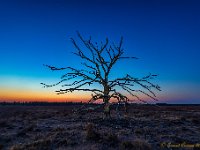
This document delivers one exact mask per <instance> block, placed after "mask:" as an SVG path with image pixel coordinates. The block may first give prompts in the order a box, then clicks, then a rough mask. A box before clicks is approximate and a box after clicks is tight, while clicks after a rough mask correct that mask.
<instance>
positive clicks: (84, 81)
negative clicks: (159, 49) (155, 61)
mask: <svg viewBox="0 0 200 150" xmlns="http://www.w3.org/2000/svg"><path fill="white" fill-rule="evenodd" d="M77 34H78V37H79V39H80V41H81V42H82V43H83V45H84V46H85V47H86V48H87V50H88V52H87V54H86V53H85V52H83V50H82V48H81V47H80V46H79V45H78V44H77V42H76V41H75V40H74V39H73V38H71V41H72V43H73V45H74V47H75V48H76V50H77V51H76V52H74V54H75V55H76V56H78V57H79V58H80V59H81V60H83V61H84V62H83V63H81V64H82V65H83V69H76V68H73V67H64V68H57V67H53V66H49V65H45V66H47V67H48V68H50V69H51V70H52V71H56V70H67V72H66V74H64V75H63V76H62V77H61V80H60V82H58V83H56V84H52V85H48V84H45V83H41V84H42V85H44V87H52V86H56V85H59V84H62V87H63V88H62V89H60V90H57V91H56V93H57V94H65V93H68V92H74V91H89V92H92V97H91V99H90V100H89V103H92V102H95V101H97V100H99V99H102V100H103V103H104V104H105V106H108V105H109V102H110V100H111V99H112V98H114V99H117V101H118V103H127V102H129V101H131V100H130V99H129V98H128V97H127V96H126V95H125V94H123V91H125V92H127V93H128V94H129V95H130V96H132V97H134V98H136V99H137V100H139V101H141V102H143V103H147V102H146V101H144V100H143V99H141V98H140V96H139V94H143V95H146V96H147V97H149V98H151V99H153V100H156V101H157V99H156V95H155V93H154V90H159V91H160V87H159V86H158V85H156V84H153V83H152V82H151V81H150V80H151V79H153V78H154V77H156V76H157V75H154V74H149V75H147V76H144V77H142V78H136V77H133V76H131V75H129V74H126V75H125V76H124V77H118V78H115V79H111V78H110V76H109V75H110V72H111V71H112V68H113V66H114V65H115V64H116V63H117V62H118V61H120V60H124V59H138V58H136V57H126V56H123V54H124V50H123V48H122V43H123V38H121V40H120V42H119V44H118V45H115V44H109V41H108V38H106V40H105V42H104V43H102V42H101V44H99V45H98V44H97V43H94V42H92V40H91V37H90V38H89V39H84V38H83V37H82V36H81V34H80V33H77ZM70 80H71V81H70ZM73 80H75V81H73ZM66 81H67V82H68V84H64V82H66ZM92 84H99V85H101V86H102V89H98V88H92V87H93V86H92ZM86 85H89V87H91V88H85V87H84V86H86ZM135 85H139V86H140V89H134V86H135ZM64 87H66V88H64ZM116 87H120V88H121V89H122V90H120V91H117V89H116Z"/></svg>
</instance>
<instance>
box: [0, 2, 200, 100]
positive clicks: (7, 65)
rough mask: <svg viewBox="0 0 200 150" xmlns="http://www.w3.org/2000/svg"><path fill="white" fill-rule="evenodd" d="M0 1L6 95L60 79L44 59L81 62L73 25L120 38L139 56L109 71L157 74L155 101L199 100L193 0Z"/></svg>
mask: <svg viewBox="0 0 200 150" xmlns="http://www.w3.org/2000/svg"><path fill="white" fill-rule="evenodd" d="M0 3H1V5H0V57H1V58H0V89H9V88H10V89H13V90H11V91H10V94H12V92H13V91H15V90H16V89H23V90H22V91H26V89H29V90H30V89H31V90H32V91H35V92H36V91H44V89H42V87H41V85H40V84H39V83H40V82H49V81H50V82H51V81H52V82H54V81H59V76H60V75H61V74H62V73H52V72H51V71H49V70H47V69H46V68H44V67H43V66H42V65H43V64H49V65H55V66H79V63H80V61H79V60H78V59H77V58H76V57H75V56H73V55H72V54H71V52H72V51H74V50H75V48H74V47H73V45H72V44H71V42H70V40H69V39H70V38H71V37H74V38H75V39H78V38H77V36H76V31H77V30H78V31H80V32H81V33H82V35H83V36H84V37H86V38H87V37H89V36H90V35H91V36H92V38H93V39H94V41H97V42H100V41H104V40H105V38H106V37H108V38H109V40H110V41H113V42H115V43H117V42H118V41H119V39H120V37H121V36H123V37H124V45H123V46H124V49H125V54H126V55H132V56H136V57H139V58H140V59H138V60H133V61H126V62H121V63H119V64H117V66H115V68H114V71H113V74H112V75H113V76H116V75H120V74H123V73H126V72H128V73H130V74H133V75H136V76H143V75H146V74H148V73H149V72H152V73H155V74H159V77H158V79H156V80H155V82H157V83H159V84H160V86H161V87H162V92H159V93H158V95H159V97H160V100H161V102H169V103H200V90H199V89H200V69H199V66H200V60H199V56H200V43H199V41H200V29H199V26H200V10H199V7H200V2H198V1H197V0H196V1H195V0H181V1H178V0H177V1H172V0H162V1H159V0H157V1H149V0H148V1H139V0H138V1H128V0H107V1H106V0H93V1H89V0H86V1H81V0H75V1H68V0H65V1H64V0H48V1H47V0H41V1H39V0H29V1H22V0H18V1H16V0H13V1H12V0H1V2H0ZM22 80H23V81H24V80H26V82H21V81H22ZM10 81H13V82H10ZM37 82H38V84H36V83H37ZM33 87H34V88H33ZM48 92H49V93H52V92H53V90H52V89H48ZM1 94H2V92H1ZM1 94H0V97H1ZM75 94H77V97H78V96H80V95H81V94H78V93H75ZM89 95H90V94H89Z"/></svg>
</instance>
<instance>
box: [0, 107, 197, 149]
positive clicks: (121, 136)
mask: <svg viewBox="0 0 200 150" xmlns="http://www.w3.org/2000/svg"><path fill="white" fill-rule="evenodd" d="M72 108H73V107H71V106H58V107H54V106H48V107H47V106H44V107H42V106H13V107H12V106H9V107H8V106H4V107H3V106H0V110H1V111H0V149H3V150H7V149H8V150H27V149H28V150H30V149H32V150H40V149H41V150H42V149H47V150H50V149H51V150H54V149H91V148H92V149H97V150H103V149H113V150H114V149H136V150H137V149H140V150H143V149H144V150H150V149H155V150H157V149H158V150H159V149H160V143H162V142H171V143H175V142H187V143H189V144H192V143H198V142H199V141H200V136H199V135H200V128H199V126H200V121H199V120H200V118H199V115H200V109H199V107H187V106H185V107H173V106H171V107H168V106H163V107H159V108H158V107H154V106H131V107H130V108H129V113H128V114H127V116H126V118H122V119H117V116H116V114H115V113H114V111H112V114H111V116H112V119H110V120H103V119H102V116H103V114H102V113H101V111H97V112H91V113H81V114H74V113H72Z"/></svg>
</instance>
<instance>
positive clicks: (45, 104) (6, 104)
mask: <svg viewBox="0 0 200 150" xmlns="http://www.w3.org/2000/svg"><path fill="white" fill-rule="evenodd" d="M83 104H87V103H86V102H38V101H35V102H0V106H9V105H10V106H13V105H15V106H70V105H71V106H73V105H83ZM88 105H99V104H95V103H92V104H91V103H90V104H88ZM114 105H117V104H114ZM129 105H136V106H138V105H146V106H151V105H157V106H200V104H167V103H156V104H137V103H129Z"/></svg>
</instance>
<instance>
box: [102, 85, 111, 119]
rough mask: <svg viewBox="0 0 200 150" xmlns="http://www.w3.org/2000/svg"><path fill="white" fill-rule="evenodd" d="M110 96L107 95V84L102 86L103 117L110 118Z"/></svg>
mask: <svg viewBox="0 0 200 150" xmlns="http://www.w3.org/2000/svg"><path fill="white" fill-rule="evenodd" d="M109 100H110V96H109V87H108V86H104V98H103V102H104V116H105V118H110V103H109Z"/></svg>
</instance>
